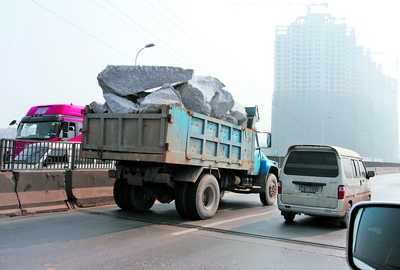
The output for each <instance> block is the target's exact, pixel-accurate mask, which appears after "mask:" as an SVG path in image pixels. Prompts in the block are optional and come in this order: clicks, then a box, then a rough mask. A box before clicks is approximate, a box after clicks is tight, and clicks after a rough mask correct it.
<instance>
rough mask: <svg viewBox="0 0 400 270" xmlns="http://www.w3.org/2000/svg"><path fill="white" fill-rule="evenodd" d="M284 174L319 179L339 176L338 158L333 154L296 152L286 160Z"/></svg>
mask: <svg viewBox="0 0 400 270" xmlns="http://www.w3.org/2000/svg"><path fill="white" fill-rule="evenodd" d="M284 173H285V174H288V175H304V176H319V177H336V176H338V175H339V170H338V164H337V157H336V154H335V153H332V152H318V151H315V152H314V151H294V152H291V153H290V154H289V157H288V159H287V160H286V164H285V168H284Z"/></svg>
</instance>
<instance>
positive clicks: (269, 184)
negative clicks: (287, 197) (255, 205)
mask: <svg viewBox="0 0 400 270" xmlns="http://www.w3.org/2000/svg"><path fill="white" fill-rule="evenodd" d="M277 193H278V181H277V179H276V176H275V174H273V173H269V174H268V175H267V177H266V183H265V192H260V201H261V203H262V204H263V205H273V204H274V203H275V201H276V194H277Z"/></svg>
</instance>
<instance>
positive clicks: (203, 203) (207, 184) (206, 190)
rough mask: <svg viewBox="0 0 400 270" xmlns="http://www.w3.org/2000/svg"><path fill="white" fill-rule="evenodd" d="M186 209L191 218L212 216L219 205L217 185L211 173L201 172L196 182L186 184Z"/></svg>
mask: <svg viewBox="0 0 400 270" xmlns="http://www.w3.org/2000/svg"><path fill="white" fill-rule="evenodd" d="M188 187H189V189H188V197H187V203H188V211H189V214H190V216H191V217H192V218H195V219H208V218H212V217H213V216H214V215H215V213H216V212H217V209H218V206H219V185H218V181H217V179H216V178H215V176H214V175H212V174H202V175H200V177H199V179H198V180H197V181H196V183H193V184H191V185H188Z"/></svg>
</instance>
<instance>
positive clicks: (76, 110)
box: [12, 103, 85, 154]
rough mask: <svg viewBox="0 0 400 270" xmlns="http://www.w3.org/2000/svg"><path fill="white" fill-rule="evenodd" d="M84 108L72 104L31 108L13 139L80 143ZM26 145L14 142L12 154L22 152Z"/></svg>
mask: <svg viewBox="0 0 400 270" xmlns="http://www.w3.org/2000/svg"><path fill="white" fill-rule="evenodd" d="M84 108H85V107H84V106H78V105H73V104H72V103H71V104H50V105H39V106H33V107H32V108H30V109H29V111H28V112H27V113H26V116H24V117H22V119H21V121H20V122H19V124H18V128H17V134H16V136H15V138H16V139H17V140H35V141H36V140H39V141H75V142H81V141H82V134H81V130H82V122H83V114H82V110H83V109H84ZM12 123H16V121H15V120H14V121H13V122H12ZM27 143H28V142H26V141H19V142H16V145H15V146H16V149H15V152H16V153H14V154H18V153H19V152H20V151H22V150H23V148H24V146H25V145H26V144H27Z"/></svg>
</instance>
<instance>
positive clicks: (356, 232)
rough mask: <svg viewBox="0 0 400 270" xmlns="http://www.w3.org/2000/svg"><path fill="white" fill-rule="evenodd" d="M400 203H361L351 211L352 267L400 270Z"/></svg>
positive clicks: (349, 246)
mask: <svg viewBox="0 0 400 270" xmlns="http://www.w3.org/2000/svg"><path fill="white" fill-rule="evenodd" d="M399 224H400V203H390V202H360V203H357V204H355V205H354V206H353V207H352V209H351V212H350V218H349V227H348V229H347V246H346V253H347V263H348V264H349V266H350V267H351V268H352V269H400V229H399Z"/></svg>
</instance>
